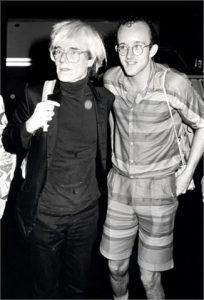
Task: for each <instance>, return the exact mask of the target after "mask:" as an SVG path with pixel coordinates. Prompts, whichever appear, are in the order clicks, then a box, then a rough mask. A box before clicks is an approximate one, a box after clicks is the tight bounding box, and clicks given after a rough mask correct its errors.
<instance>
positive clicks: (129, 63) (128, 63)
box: [126, 60, 137, 65]
mask: <svg viewBox="0 0 204 300" xmlns="http://www.w3.org/2000/svg"><path fill="white" fill-rule="evenodd" d="M126 64H127V65H136V64H137V61H135V60H127V61H126Z"/></svg>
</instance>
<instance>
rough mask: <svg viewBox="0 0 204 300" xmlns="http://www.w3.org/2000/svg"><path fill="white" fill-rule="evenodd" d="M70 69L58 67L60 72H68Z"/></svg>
mask: <svg viewBox="0 0 204 300" xmlns="http://www.w3.org/2000/svg"><path fill="white" fill-rule="evenodd" d="M70 70H71V69H69V68H59V71H60V72H69V71H70Z"/></svg>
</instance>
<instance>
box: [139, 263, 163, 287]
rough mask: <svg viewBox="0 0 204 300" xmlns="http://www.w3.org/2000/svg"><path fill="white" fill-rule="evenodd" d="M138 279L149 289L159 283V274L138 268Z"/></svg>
mask: <svg viewBox="0 0 204 300" xmlns="http://www.w3.org/2000/svg"><path fill="white" fill-rule="evenodd" d="M140 277H141V280H142V283H143V285H144V287H145V288H147V289H150V288H152V287H153V286H155V285H158V284H160V282H161V273H160V272H153V271H148V270H144V269H142V268H140Z"/></svg>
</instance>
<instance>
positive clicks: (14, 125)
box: [2, 85, 37, 154]
mask: <svg viewBox="0 0 204 300" xmlns="http://www.w3.org/2000/svg"><path fill="white" fill-rule="evenodd" d="M32 96H34V94H33V92H32V91H30V90H29V87H28V85H26V88H25V97H24V99H22V100H20V101H19V102H18V103H17V107H16V110H15V111H14V114H13V117H12V119H11V120H10V121H9V122H8V124H7V126H6V128H5V129H4V131H3V135H2V143H3V145H4V148H5V150H6V151H8V152H10V153H15V154H23V153H24V152H25V151H26V150H28V149H29V147H30V144H31V139H32V134H30V133H28V132H27V131H26V127H25V122H26V121H27V120H28V119H29V118H30V116H31V115H32V113H33V111H34V108H35V105H36V104H37V103H36V104H34V103H33V99H32Z"/></svg>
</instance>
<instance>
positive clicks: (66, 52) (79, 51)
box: [50, 47, 88, 64]
mask: <svg viewBox="0 0 204 300" xmlns="http://www.w3.org/2000/svg"><path fill="white" fill-rule="evenodd" d="M57 49H58V50H60V51H61V54H60V57H59V58H58V59H56V58H55V56H54V54H53V52H54V51H55V50H57ZM71 50H74V51H76V53H77V55H78V56H77V60H72V59H70V58H69V54H68V53H69V52H70V51H71ZM50 53H51V58H52V60H53V61H55V62H57V61H59V60H60V59H61V57H62V55H63V54H65V55H66V59H67V60H68V61H69V62H71V63H75V64H76V63H78V62H79V60H80V55H81V54H83V53H88V50H85V51H82V50H79V49H78V48H74V47H70V48H69V49H68V50H66V51H65V50H63V49H61V48H60V47H55V48H53V49H51V50H50Z"/></svg>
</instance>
